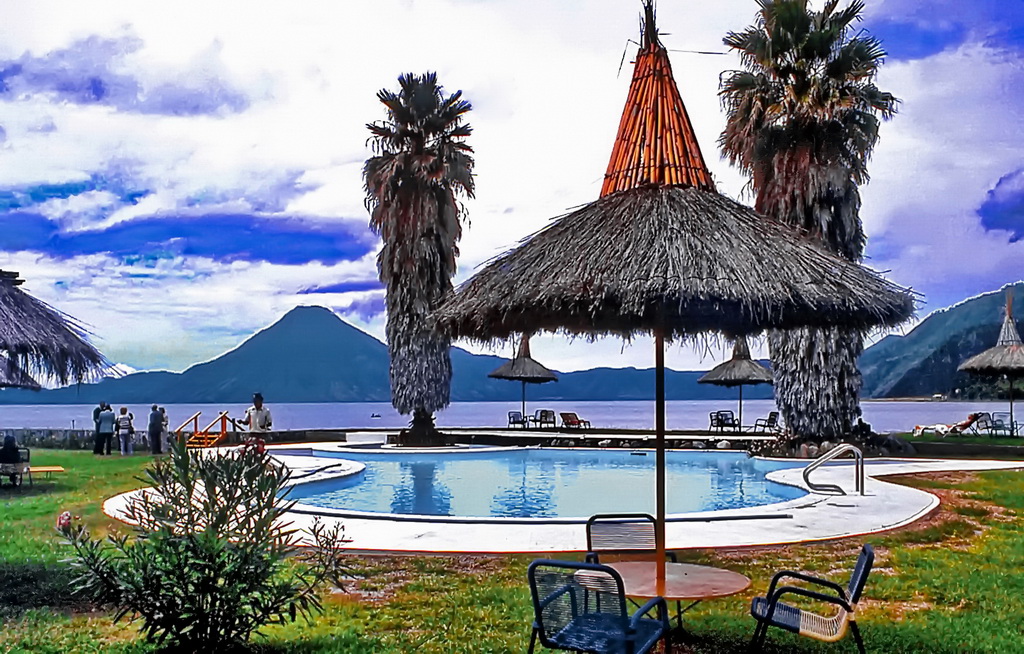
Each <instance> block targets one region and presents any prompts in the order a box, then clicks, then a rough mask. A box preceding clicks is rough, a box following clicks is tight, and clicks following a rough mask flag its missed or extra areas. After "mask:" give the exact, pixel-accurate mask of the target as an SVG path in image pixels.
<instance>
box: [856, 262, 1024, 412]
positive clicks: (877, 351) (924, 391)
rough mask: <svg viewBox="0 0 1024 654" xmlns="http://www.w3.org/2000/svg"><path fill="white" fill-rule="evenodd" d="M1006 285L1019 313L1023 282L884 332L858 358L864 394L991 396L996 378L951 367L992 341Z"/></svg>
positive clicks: (999, 321)
mask: <svg viewBox="0 0 1024 654" xmlns="http://www.w3.org/2000/svg"><path fill="white" fill-rule="evenodd" d="M1007 290H1010V291H1011V292H1012V293H1013V300H1014V306H1016V307H1018V312H1017V313H1018V316H1019V315H1020V311H1022V310H1024V282H1017V283H1016V284H1012V285H1009V286H1006V287H1004V288H1002V289H1000V290H998V291H994V292H992V293H985V294H984V295H979V296H977V297H973V298H971V299H969V300H965V301H963V302H960V303H959V304H956V305H954V306H952V307H949V308H947V309H941V310H939V311H936V312H935V313H933V314H931V315H930V316H928V317H927V318H925V319H924V320H923V321H921V323H920V324H919V325H917V327H915V328H914V329H913V330H911V331H910V332H909V333H908V334H906V335H905V336H896V335H890V336H886V337H885V338H883V339H882V340H880V341H879V342H878V343H875V344H874V345H872V346H871V347H869V348H867V349H866V350H865V351H864V354H863V355H862V356H861V358H860V370H861V373H862V374H863V375H864V396H865V397H908V396H928V395H932V394H935V393H942V394H949V395H954V396H955V392H954V391H955V390H956V389H960V390H961V397H977V396H979V395H981V396H989V397H991V396H992V395H993V394H994V393H996V391H995V388H996V386H997V385H998V384H997V382H996V381H995V380H992V381H988V382H987V381H985V380H984V379H979V378H976V377H973V376H971V375H967V374H965V373H960V372H957V370H956V369H957V366H959V365H960V364H961V363H963V362H964V361H965V360H966V359H968V358H970V357H972V356H974V355H975V354H978V353H979V352H982V351H983V350H986V349H988V348H990V347H992V346H993V345H995V344H996V339H997V338H998V336H999V328H1000V326H1001V325H1002V322H1003V316H1004V315H1005V313H1004V308H1005V306H1006V292H1007ZM1022 327H1024V323H1022V322H1021V321H1020V320H1018V321H1017V328H1018V329H1021V330H1022V331H1024V329H1022Z"/></svg>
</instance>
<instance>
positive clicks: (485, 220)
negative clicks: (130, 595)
mask: <svg viewBox="0 0 1024 654" xmlns="http://www.w3.org/2000/svg"><path fill="white" fill-rule="evenodd" d="M658 9H659V21H660V25H661V28H662V31H663V33H665V34H664V36H663V40H664V42H665V43H666V45H667V46H668V47H669V48H670V49H671V50H673V52H672V53H671V56H672V63H673V67H674V71H675V75H676V79H677V81H678V83H679V85H680V90H681V92H682V95H683V98H684V100H685V102H686V104H687V109H688V111H689V114H690V117H691V120H692V121H693V124H694V127H695V129H696V132H697V137H698V140H699V142H700V144H701V146H702V149H703V153H704V157H705V159H706V161H707V163H708V165H709V167H710V168H711V170H712V172H713V174H714V175H715V178H716V180H717V181H718V184H719V188H720V190H721V191H723V192H725V193H726V194H728V195H730V196H732V197H737V196H739V195H740V193H741V190H742V188H743V185H744V180H743V179H742V178H741V176H740V175H739V174H738V173H737V172H736V171H735V170H733V169H731V168H730V167H729V166H728V165H727V164H726V163H725V162H723V161H722V160H721V159H720V158H719V156H718V153H717V147H716V139H717V137H718V134H719V132H720V131H721V129H722V127H723V126H724V116H723V114H722V111H721V108H720V106H719V101H718V96H717V91H718V80H719V74H720V73H721V71H722V70H723V69H727V68H733V67H736V66H737V60H736V59H735V58H734V57H733V56H731V55H730V56H713V55H697V54H692V53H688V52H678V51H679V50H714V51H723V50H724V47H723V46H722V45H721V38H722V36H723V35H724V34H725V33H726V32H727V31H729V30H734V29H741V28H743V27H744V26H746V25H747V24H749V23H750V22H751V20H752V19H753V17H754V14H755V11H756V6H755V4H754V3H752V2H750V0H726V1H722V2H718V3H704V4H700V3H696V4H695V3H661V5H660V6H659V8H658ZM639 10H640V5H639V3H633V2H622V1H621V0H591V1H588V2H586V3H581V2H569V1H568V0H561V1H557V2H556V1H551V0H494V1H491V2H487V3H480V2H471V1H469V0H417V1H416V2H405V1H399V0H384V1H379V2H374V3H352V2H345V3H339V2H335V1H332V0H320V1H315V2H314V1H309V2H303V3H290V4H289V3H280V2H270V1H269V0H268V1H265V2H252V1H248V0H247V1H245V2H243V1H241V0H232V1H221V2H216V3H209V2H200V1H198V0H187V1H182V2H177V3H173V4H153V3H147V4H142V3H133V2H122V1H115V0H109V1H100V0H95V1H93V2H90V3H88V4H87V5H86V4H82V3H75V2H70V0H67V1H64V0H60V1H58V0H36V1H34V2H32V3H21V4H19V5H18V7H17V9H16V10H11V11H9V12H7V15H6V16H5V21H4V23H3V24H2V25H0V55H2V56H4V57H6V58H17V57H20V56H21V55H22V54H23V53H24V52H26V51H29V52H31V53H32V54H33V55H35V56H43V55H45V54H46V53H48V52H51V51H54V50H58V49H61V48H67V47H69V46H71V45H72V44H74V43H75V42H77V41H80V40H82V39H85V38H88V37H90V36H93V35H98V36H100V37H103V38H111V39H116V38H122V37H131V38H136V39H138V40H139V41H140V42H141V43H142V46H141V47H140V48H139V49H138V50H136V51H134V52H132V53H130V54H128V55H126V56H125V57H123V58H122V59H120V60H119V61H118V66H119V67H118V69H117V72H118V73H119V74H124V75H130V76H131V77H132V78H134V79H137V80H138V81H139V82H140V85H141V86H142V87H143V88H144V89H156V88H159V87H160V86H161V85H162V84H174V85H176V86H177V87H180V88H185V89H215V88H219V87H220V86H226V87H228V88H231V89H233V90H235V91H237V92H238V93H241V94H244V96H245V97H246V98H247V99H248V101H249V104H248V105H247V107H246V108H245V109H244V110H241V111H238V112H237V113H230V112H229V113H221V114H214V115H202V116H190V117H174V116H164V115H155V114H144V113H138V112H135V113H132V112H125V111H116V110H114V109H112V108H111V107H107V106H97V105H89V106H83V105H76V104H70V103H55V102H52V101H49V100H48V99H47V98H44V97H37V96H31V97H25V98H20V99H15V100H13V101H5V102H0V125H2V126H3V128H4V130H5V131H6V132H7V141H6V142H5V143H4V144H3V145H2V146H0V185H11V186H17V185H29V184H35V183H40V182H48V183H60V182H65V181H81V180H85V179H88V178H89V176H90V175H93V174H95V173H97V172H99V173H104V174H110V175H116V174H123V175H125V176H126V177H127V178H128V180H129V181H131V182H132V183H135V184H137V185H139V186H140V187H141V189H143V190H147V191H150V194H149V195H148V196H146V197H145V198H144V199H143V200H141V201H140V202H139V203H138V204H134V205H133V204H130V203H127V204H118V203H117V202H115V200H116V198H115V197H114V196H113V195H112V194H111V193H107V192H89V193H86V194H83V195H80V196H77V197H75V198H72V199H68V200H54V201H51V202H49V203H48V204H47V205H46V211H47V215H50V216H57V215H59V216H61V217H62V219H63V220H64V221H65V225H66V227H67V228H69V229H95V228H97V227H99V226H104V225H110V224H114V223H117V222H121V221H130V220H134V219H136V218H138V217H140V216H146V215H150V214H152V213H154V212H167V211H188V210H189V207H191V206H192V205H194V204H195V203H196V202H200V203H203V204H205V205H206V206H207V207H216V208H219V209H222V210H225V211H227V210H237V211H241V210H252V209H253V208H254V207H255V206H256V205H258V204H261V203H265V202H267V201H269V200H272V199H273V198H272V197H271V196H274V195H275V194H278V193H279V191H278V189H279V188H280V187H285V186H287V187H289V188H291V186H292V185H296V186H297V187H298V190H296V191H294V192H293V193H291V194H290V195H287V196H286V197H285V196H283V195H282V200H281V201H282V202H283V204H284V206H282V207H280V208H276V209H275V208H271V209H267V211H268V212H270V213H274V212H275V211H278V210H280V211H285V212H288V213H297V214H301V215H303V216H308V217H311V218H314V219H319V220H323V221H334V220H337V221H339V222H340V221H351V222H365V221H366V214H365V209H364V208H363V191H362V180H361V177H360V173H361V166H362V162H363V160H364V159H365V158H366V157H367V156H368V155H369V151H368V149H367V147H366V139H367V136H368V133H367V131H366V129H365V123H367V122H370V121H374V120H379V119H382V118H383V117H384V112H383V109H382V107H381V106H380V104H379V102H378V101H377V99H376V97H375V94H376V92H377V91H378V90H379V89H380V88H382V87H389V88H395V87H396V81H395V80H396V77H397V76H398V74H400V73H403V72H417V73H418V72H422V71H426V70H436V71H438V73H439V76H440V80H441V82H442V83H443V84H445V85H446V87H447V89H448V90H449V91H454V90H456V89H463V90H464V91H465V94H466V97H467V98H468V99H469V100H470V101H471V102H473V104H474V107H475V108H474V111H473V112H472V114H471V115H470V122H471V123H472V124H473V126H474V128H475V133H474V134H473V136H472V138H471V143H472V145H473V147H474V148H475V149H476V155H475V156H476V161H477V168H476V172H477V174H478V178H477V184H478V187H477V198H476V199H475V200H471V201H469V202H468V203H467V207H468V209H469V217H470V225H469V226H468V227H467V228H466V230H465V232H464V239H463V243H462V245H461V249H462V253H463V254H462V258H461V260H460V262H459V273H458V277H457V280H456V281H461V280H464V279H466V278H467V277H468V276H469V275H470V274H472V272H473V270H474V269H475V268H476V267H477V266H478V265H479V264H480V263H481V262H483V261H485V260H487V259H489V258H491V257H492V256H494V255H496V254H498V253H500V252H502V251H504V250H506V249H508V248H509V247H512V246H514V245H515V244H516V243H517V242H518V241H519V240H520V239H521V238H523V237H524V236H526V235H528V234H530V233H532V232H534V231H536V230H538V229H540V228H542V227H543V226H544V225H545V224H546V223H547V221H548V219H550V218H552V217H555V216H557V215H560V214H562V213H564V212H565V211H566V210H568V209H570V208H572V207H574V206H577V205H579V204H582V203H585V202H588V201H591V200H593V199H595V198H596V197H597V195H598V191H599V188H600V181H601V178H602V175H603V173H604V169H605V165H606V163H607V159H608V156H609V153H610V150H611V144H612V139H613V137H614V134H615V130H616V127H617V125H618V121H619V116H620V112H621V110H622V106H623V103H624V101H625V96H626V90H627V86H628V83H629V79H630V76H631V72H632V69H631V66H630V63H629V62H630V60H631V59H632V56H633V55H634V54H635V52H636V46H635V45H634V44H632V43H629V42H628V40H629V39H636V38H637V36H638V20H637V18H638V13H639ZM624 53H625V62H624V63H623V66H622V70H621V72H619V71H618V69H619V64H620V61H621V60H622V57H623V54H624ZM1022 76H1024V74H1022V73H1021V67H1020V62H1019V61H1017V60H1015V59H1012V58H1010V57H1009V56H1008V55H1006V54H1005V53H1000V52H996V51H992V50H986V49H983V48H980V47H977V46H965V47H963V48H961V49H960V50H957V51H955V52H950V53H944V54H940V55H937V56H934V57H931V58H928V59H923V60H918V61H914V62H909V63H900V64H892V65H887V66H886V67H885V69H884V71H883V76H882V79H881V80H880V85H881V86H882V88H885V89H888V90H892V91H893V92H895V93H896V94H897V95H898V96H900V97H901V98H903V100H904V105H903V107H902V110H901V114H900V116H898V117H897V119H896V120H894V121H893V122H892V123H890V124H886V125H884V126H883V136H882V142H881V145H880V146H879V149H878V152H877V154H876V156H875V158H874V161H873V162H872V164H871V172H872V176H873V181H872V183H871V185H870V186H869V187H867V188H866V189H865V190H864V212H863V216H864V219H865V224H866V227H867V229H868V233H869V236H870V237H871V238H872V239H875V241H876V242H879V243H883V242H884V243H885V244H886V245H887V248H886V252H894V253H895V254H894V255H893V256H891V257H890V256H888V255H886V256H880V257H879V259H878V260H877V261H875V262H873V263H875V264H877V265H878V266H881V267H885V268H891V269H892V271H893V272H892V275H891V277H892V278H893V279H894V280H896V281H898V282H901V283H904V284H910V285H912V286H914V287H916V288H918V289H920V290H923V291H924V292H925V293H926V294H927V295H928V296H929V297H940V298H941V297H942V290H943V289H946V288H955V289H957V291H956V292H959V289H960V286H961V285H964V287H965V288H966V287H970V288H971V289H972V290H971V292H977V291H979V290H990V289H991V288H995V287H997V286H998V285H1000V284H1001V283H1003V282H1004V281H1007V280H1008V279H1007V280H1003V279H1000V278H1001V277H1004V276H1007V272H1008V269H1012V268H1014V266H1016V271H1017V272H1016V273H1014V274H1010V275H1009V276H1010V277H1019V276H1020V273H1019V271H1020V265H1019V263H1018V262H1019V261H1021V260H1022V259H1021V254H1022V250H1021V248H1024V244H1021V243H1018V244H1016V245H1013V246H1010V245H1008V244H1007V243H1006V239H1005V238H1003V237H1002V236H1001V235H1000V234H998V233H984V232H983V231H982V230H981V228H980V225H979V222H978V219H977V216H976V215H975V214H974V213H973V212H974V210H975V209H976V208H977V206H978V205H979V204H980V202H981V201H982V200H983V199H984V194H985V192H986V191H987V190H988V189H989V188H991V186H992V185H993V184H994V183H995V181H996V180H998V179H999V177H1000V176H1002V175H1003V174H1005V173H1007V172H1009V171H1010V170H1012V169H1016V168H1018V167H1020V155H1019V153H1020V152H1021V151H1022V147H1021V146H1024V143H1022V142H1021V141H1022V138H1021V137H1020V136H1018V130H1017V126H1018V125H1019V124H1020V122H1021V121H1020V119H1021V118H1022V116H1021V109H1020V108H1019V106H1020V103H1019V102H1017V101H1016V95H1015V93H1016V92H1015V91H1014V89H1016V88H1020V87H1021V83H1022V82H1024V79H1021V78H1022ZM225 238H230V235H225ZM965 243H971V244H972V246H971V248H972V249H978V250H981V251H983V252H984V256H980V257H979V256H977V254H976V252H964V251H963V250H964V249H965V248H964V244H965ZM373 257H374V255H373V254H370V255H368V256H367V257H365V258H363V259H362V260H360V261H358V262H352V263H346V264H339V265H337V266H322V265H320V264H311V265H308V266H302V267H288V266H274V265H270V264H247V263H234V264H230V265H225V264H217V263H214V262H212V261H210V260H205V259H201V258H191V259H188V260H180V259H175V260H161V261H159V262H157V263H156V264H155V265H153V267H147V268H143V267H140V266H138V265H132V264H131V263H129V262H124V261H122V260H120V259H114V258H109V257H103V256H91V257H75V258H72V259H70V260H64V261H57V260H51V259H48V258H45V257H39V256H38V255H35V254H29V253H11V254H9V255H8V256H7V261H0V264H2V265H3V266H4V267H10V268H13V269H15V270H20V271H21V272H22V273H23V275H24V276H25V277H26V278H28V280H29V283H28V284H27V287H28V288H30V289H33V290H34V291H35V292H37V294H38V295H39V296H40V297H43V299H46V300H47V301H50V302H52V303H54V304H55V305H57V306H59V307H60V308H61V309H63V310H65V311H67V312H68V313H71V314H72V315H76V316H79V317H80V318H82V319H83V320H85V321H87V322H89V323H90V324H91V325H92V326H93V328H94V330H95V333H96V335H97V337H98V339H99V344H100V346H101V348H102V349H103V350H104V351H105V352H106V353H107V354H108V355H109V356H111V358H113V359H115V360H123V361H125V362H127V363H129V364H131V365H135V366H137V367H149V366H160V367H169V368H175V369H177V368H182V367H184V366H186V365H188V364H189V363H191V362H194V361H197V360H201V359H205V358H209V357H210V356H213V355H215V354H217V353H219V352H221V351H223V350H225V349H228V348H230V347H232V346H234V345H235V344H237V340H238V338H239V335H240V334H243V333H249V332H252V331H255V330H256V329H258V328H261V327H263V326H265V325H266V324H267V323H269V322H271V321H272V320H274V319H275V318H277V317H279V316H280V315H281V314H283V313H284V312H285V311H287V309H289V308H291V307H292V306H295V305H296V304H307V303H313V302H317V301H324V302H328V303H330V304H332V305H333V306H336V307H347V306H350V305H351V304H352V303H353V302H358V301H360V300H365V299H366V298H365V293H363V292H353V293H349V294H345V295H339V296H333V295H332V296H319V295H300V294H298V291H299V290H301V289H302V288H306V287H309V286H315V285H317V284H330V283H338V282H340V281H345V280H365V279H367V278H372V277H374V276H375V274H376V273H375V266H374V261H373ZM0 259H2V257H0ZM139 275H149V276H139ZM58 282H62V283H61V284H58ZM935 289H938V291H939V292H936V291H935ZM361 293H362V294H361ZM352 315H353V317H354V315H355V314H352ZM354 319H355V318H354ZM360 326H361V327H363V328H364V329H366V330H367V331H369V332H371V333H373V334H375V335H377V336H378V337H381V336H382V335H383V321H382V319H381V317H379V316H378V317H377V318H375V319H374V320H373V321H372V322H371V323H368V324H363V323H360ZM200 328H203V330H204V331H200ZM534 347H535V352H536V353H537V355H538V359H540V360H542V361H544V362H545V363H547V364H549V365H551V366H552V367H555V368H559V369H563V370H571V369H575V368H585V367H591V366H594V365H612V366H625V365H636V366H640V367H648V366H650V365H652V354H651V352H652V347H651V344H650V342H649V339H638V340H637V341H636V342H634V343H633V344H632V345H629V346H627V347H625V348H623V346H622V344H621V343H619V342H618V341H614V340H605V341H600V342H597V343H593V344H590V343H586V342H575V343H572V344H567V343H566V341H565V340H564V339H561V338H554V337H541V338H538V340H537V341H536V342H535V345H534ZM711 350H712V352H713V353H714V355H715V358H714V359H711V358H709V357H708V356H705V354H706V353H705V352H703V351H702V350H701V348H699V347H698V348H691V347H686V346H684V347H677V348H672V349H671V351H670V354H669V365H671V366H674V367H680V368H693V367H700V368H708V367H711V366H712V365H714V364H715V363H717V362H718V361H720V360H722V358H723V357H726V356H728V351H727V348H725V347H724V346H723V347H717V346H716V347H713V348H711ZM758 353H761V354H763V350H758V349H757V347H756V346H755V355H757V354H758Z"/></svg>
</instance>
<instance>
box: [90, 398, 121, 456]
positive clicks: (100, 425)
mask: <svg viewBox="0 0 1024 654" xmlns="http://www.w3.org/2000/svg"><path fill="white" fill-rule="evenodd" d="M116 419H117V417H116V416H115V415H114V410H113V409H111V408H110V405H109V404H107V403H106V402H103V403H101V404H100V412H99V413H98V414H97V415H96V450H95V453H96V454H99V455H103V454H104V450H106V452H105V454H106V455H107V456H110V445H111V443H112V441H113V440H114V422H115V420H116Z"/></svg>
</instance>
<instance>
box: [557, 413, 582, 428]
mask: <svg viewBox="0 0 1024 654" xmlns="http://www.w3.org/2000/svg"><path fill="white" fill-rule="evenodd" d="M558 415H560V416H562V426H563V427H565V428H567V429H590V421H589V420H583V419H582V418H580V417H579V416H578V415H576V414H575V413H560V414H558Z"/></svg>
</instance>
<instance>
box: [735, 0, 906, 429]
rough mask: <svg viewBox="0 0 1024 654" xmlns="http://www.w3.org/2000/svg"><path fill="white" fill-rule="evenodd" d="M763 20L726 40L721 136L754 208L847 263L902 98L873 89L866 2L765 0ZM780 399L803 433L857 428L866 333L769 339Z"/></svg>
mask: <svg viewBox="0 0 1024 654" xmlns="http://www.w3.org/2000/svg"><path fill="white" fill-rule="evenodd" d="M757 4H758V5H759V6H760V11H759V12H758V16H757V19H756V21H755V23H754V24H753V25H751V26H749V27H747V28H746V29H744V30H743V31H741V32H730V33H729V34H728V35H727V36H726V37H725V39H724V43H725V44H726V45H727V46H729V47H730V48H732V49H733V50H734V51H736V52H738V53H739V55H740V59H741V61H742V64H743V70H736V71H730V72H728V73H726V74H725V75H724V77H723V80H722V88H721V92H720V95H721V97H722V103H723V106H724V107H725V109H726V112H727V114H728V121H727V123H726V128H725V131H724V132H723V133H722V135H721V138H720V139H719V143H720V145H721V147H722V151H723V153H724V154H725V156H726V157H727V158H728V159H729V161H730V162H731V163H732V164H734V165H736V166H738V167H739V168H740V169H741V170H743V171H744V172H745V173H747V174H748V175H749V176H750V186H751V188H752V190H753V192H754V196H755V208H756V209H757V210H758V211H760V212H761V213H763V214H765V215H766V216H768V217H770V218H773V219H776V220H779V221H782V222H785V223H789V224H791V225H795V226H798V227H801V228H803V229H805V230H806V231H807V232H808V233H809V234H810V235H811V236H812V237H815V238H818V239H820V240H821V242H822V243H824V244H825V246H826V247H828V248H829V249H831V250H832V251H834V252H836V253H838V254H840V255H842V256H843V257H845V258H847V259H849V260H851V261H859V260H860V259H861V258H862V256H863V253H864V232H863V229H862V227H861V220H860V193H859V190H858V189H859V187H860V186H861V185H862V184H864V183H866V182H867V181H868V170H867V162H868V159H869V158H870V155H871V152H872V150H873V149H874V147H875V144H876V143H877V142H878V128H879V125H880V119H886V120H887V119H889V118H891V117H892V116H893V115H894V114H895V113H896V108H897V104H898V103H899V101H898V100H897V99H896V98H895V97H893V95H892V94H890V93H886V92H884V91H881V90H879V89H878V87H877V86H875V83H874V80H875V77H876V75H877V73H878V70H879V67H880V66H881V65H882V62H883V60H884V58H885V51H884V50H883V49H882V46H881V43H880V42H879V41H878V39H876V38H874V37H872V36H870V35H868V34H866V33H864V32H863V31H855V30H854V25H855V24H856V23H857V22H858V21H859V20H860V17H861V12H862V11H863V9H864V2H863V1H862V0H853V1H852V2H850V4H849V5H847V6H846V7H844V8H839V0H828V1H827V2H826V3H825V5H824V7H823V8H822V10H821V11H813V10H812V9H810V8H809V7H808V1H807V0H757ZM769 347H770V349H771V356H772V365H773V368H774V373H775V399H776V403H777V404H778V406H779V410H780V411H782V413H783V416H784V417H785V420H786V424H787V426H788V427H789V428H790V430H791V431H792V432H793V433H794V434H796V435H799V436H817V437H835V436H841V435H846V434H849V433H851V429H852V427H853V424H854V422H855V421H856V419H857V418H858V417H859V416H860V405H859V395H860V388H861V376H860V372H859V370H858V369H857V358H858V357H859V356H860V354H861V352H862V351H863V347H864V346H863V334H862V333H860V332H858V331H856V330H849V329H843V328H833V329H801V330H795V331H791V332H774V333H772V334H770V335H769Z"/></svg>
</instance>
